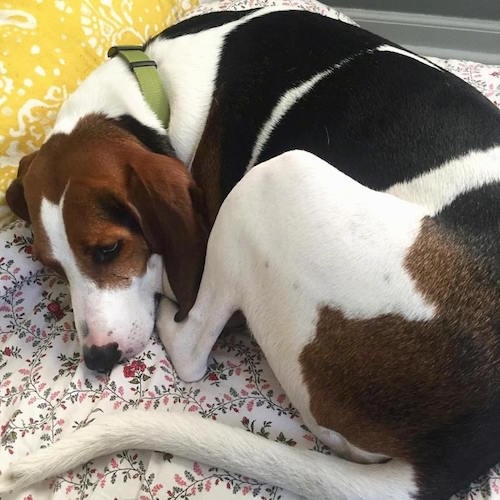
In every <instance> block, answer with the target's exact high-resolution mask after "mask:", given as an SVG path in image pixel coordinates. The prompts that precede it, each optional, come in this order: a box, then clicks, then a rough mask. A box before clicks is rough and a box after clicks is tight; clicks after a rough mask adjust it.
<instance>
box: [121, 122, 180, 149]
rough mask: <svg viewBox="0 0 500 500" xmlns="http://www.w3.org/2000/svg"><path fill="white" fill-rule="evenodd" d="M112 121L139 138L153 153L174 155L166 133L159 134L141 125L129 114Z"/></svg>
mask: <svg viewBox="0 0 500 500" xmlns="http://www.w3.org/2000/svg"><path fill="white" fill-rule="evenodd" d="M113 121H114V122H115V123H116V124H117V125H119V126H120V127H121V128H123V129H125V130H127V131H128V132H130V133H131V134H132V135H133V136H135V137H136V138H137V139H139V141H141V142H142V144H144V145H145V146H146V147H147V148H148V149H149V150H151V151H153V153H159V154H163V155H166V156H171V157H174V158H175V157H176V154H175V151H174V148H173V146H172V144H171V142H170V139H169V138H168V136H167V135H163V134H160V133H158V132H157V131H156V130H154V129H152V128H150V127H147V126H146V125H143V124H142V123H141V122H140V121H138V120H136V119H135V118H134V117H132V116H130V115H122V116H120V117H118V118H115V119H114V120H113Z"/></svg>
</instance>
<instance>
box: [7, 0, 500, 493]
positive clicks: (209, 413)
mask: <svg viewBox="0 0 500 500" xmlns="http://www.w3.org/2000/svg"><path fill="white" fill-rule="evenodd" d="M41 1H42V0H39V2H38V3H40V2H41ZM25 3H27V2H25ZM35 3H36V2H33V5H35ZM38 3H37V5H38ZM44 3H49V2H47V0H45V2H44ZM52 3H53V4H54V9H57V8H58V7H57V6H56V4H57V5H59V6H62V5H64V6H65V8H69V2H63V1H55V2H52ZM52 3H51V5H52ZM96 3H98V2H94V4H96ZM138 3H140V2H137V1H134V2H131V1H125V0H124V1H123V2H120V3H119V2H117V1H116V0H106V1H105V0H102V2H101V3H100V4H99V5H100V7H99V9H114V10H115V11H116V12H115V14H116V15H118V18H119V19H124V18H125V17H126V18H128V17H129V16H134V18H135V19H139V24H134V26H136V28H137V29H138V32H136V33H135V35H134V36H136V38H137V39H140V38H141V37H143V36H146V35H149V34H151V31H152V30H153V28H154V27H153V26H152V25H149V24H147V23H146V21H145V18H143V20H141V12H140V11H138V10H136V7H133V6H132V5H133V4H134V5H136V4H138ZM148 3H149V5H150V6H151V5H152V6H154V5H163V4H165V2H154V1H151V0H149V2H148ZM262 3H264V2H263V1H259V2H257V1H254V0H247V1H237V2H229V1H223V2H220V3H219V4H208V5H202V6H201V7H200V10H199V11H196V12H200V11H202V12H206V11H208V10H211V9H218V8H220V7H221V6H222V7H223V8H248V7H253V6H258V5H261V4H262ZM266 3H267V4H268V5H269V4H271V3H273V4H276V3H278V2H266ZM281 3H282V4H285V5H290V6H294V7H302V8H306V9H309V10H315V11H317V12H320V13H323V14H326V15H332V16H337V15H338V14H337V12H336V11H334V10H332V9H328V8H327V7H325V6H323V5H321V4H318V3H316V2H314V1H312V0H304V1H301V2H299V1H297V0H285V1H283V2H281ZM88 4H89V2H87V1H82V2H81V6H82V8H83V6H84V5H87V6H88ZM74 5H75V2H71V6H72V8H73V9H75V10H76V8H75V7H74ZM79 5H80V4H79ZM176 5H177V6H178V7H177V8H179V9H180V8H181V7H182V6H181V7H179V5H181V4H178V3H176ZM182 5H184V4H182ZM18 6H19V2H16V8H18ZM9 8H11V9H12V8H13V7H12V6H10V7H9ZM54 12H60V11H54ZM61 12H62V11H61ZM0 15H1V14H0ZM60 15H62V14H60ZM66 15H68V16H69V15H70V14H66ZM169 15H171V13H167V12H164V11H162V12H161V13H159V14H158V17H159V18H161V19H162V23H163V21H164V20H165V19H171V18H169V17H168V16H169ZM120 16H121V17H120ZM111 19H115V20H116V16H114V15H113V16H111ZM143 21H144V22H143ZM58 22H59V21H58V19H57V18H56V19H55V20H54V21H53V22H52V25H53V28H52V29H49V28H46V29H47V32H46V36H52V34H53V33H52V31H53V32H54V33H57V34H59V31H58V30H59V29H60V26H59V24H58ZM113 22H114V21H113ZM77 25H78V23H77ZM139 25H140V26H141V28H140V29H139V27H138V26H139ZM81 26H82V25H81ZM92 26H94V28H95V30H97V27H98V23H97V21H96V22H95V23H94V24H92ZM114 26H115V25H114V24H113V25H112V26H111V27H112V28H113V29H114ZM148 26H149V27H148ZM159 27H160V26H159ZM89 29H90V28H89ZM100 29H104V28H103V27H101V28H100ZM19 30H20V31H19V36H22V35H23V31H22V29H21V28H19ZM95 30H94V32H96V31H95ZM125 31H126V30H125ZM104 32H105V33H108V35H109V36H110V37H111V35H110V33H111V32H110V31H108V30H107V29H104ZM0 33H1V31H0ZM24 35H26V33H24ZM0 36H1V34H0ZM54 36H55V35H54ZM89 36H90V35H89ZM52 40H54V38H52ZM115 41H116V40H115V39H113V40H111V38H106V42H105V43H104V42H102V41H101V42H97V40H96V42H95V45H94V49H95V51H94V55H92V57H90V56H89V57H90V59H88V60H87V62H86V63H85V64H88V65H89V66H90V65H91V64H94V63H95V62H97V61H98V60H101V59H102V56H103V54H104V48H103V47H104V45H106V46H107V45H111V44H112V43H114V42H115ZM39 43H41V41H39ZM49 46H50V43H49V42H47V41H45V42H44V47H45V48H42V46H41V45H40V47H41V50H45V51H47V50H48V47H49ZM0 47H2V48H0V54H1V53H2V50H3V47H4V44H1V45H0ZM100 47H101V48H100ZM19 50H21V49H19ZM79 54H80V55H79V57H83V56H82V55H81V52H79ZM75 57H76V56H75ZM435 62H438V64H441V65H442V66H444V67H445V68H447V69H449V70H450V71H453V72H455V73H457V74H458V75H459V76H461V77H463V78H465V79H466V80H467V81H469V82H470V83H472V84H473V85H476V86H477V87H478V88H479V89H480V90H481V91H482V92H483V93H484V94H485V95H487V96H488V97H489V98H490V99H491V100H492V101H493V102H495V103H496V104H497V105H499V106H500V67H492V66H485V65H482V64H478V63H470V62H465V61H443V60H435ZM68 65H69V62H68ZM0 68H2V66H1V63H0ZM9 71H10V70H9ZM1 74H2V73H1V69H0V75H1ZM82 74H83V72H82ZM9 75H10V73H9ZM73 77H74V80H73V82H72V83H68V82H67V81H66V79H64V80H61V82H63V81H64V83H59V84H57V85H55V87H54V89H53V90H52V91H51V93H49V94H46V95H50V96H52V97H51V99H52V100H50V99H49V100H48V101H47V100H44V101H43V103H42V104H37V105H36V106H35V105H33V106H34V107H30V106H31V104H30V106H28V108H29V111H26V115H21V116H22V118H21V119H20V120H14V122H15V124H17V125H15V126H18V129H16V130H18V132H17V133H18V137H19V142H16V141H13V142H11V145H10V146H9V148H7V149H4V150H0V156H2V155H3V156H2V158H3V160H2V161H7V163H8V161H10V160H8V158H15V157H16V156H17V155H18V154H21V153H23V154H24V153H25V152H27V151H28V150H29V148H31V146H32V145H33V146H34V144H35V143H39V142H40V141H41V140H42V137H43V135H44V134H45V132H46V130H47V128H48V127H50V124H51V120H52V119H53V114H54V112H55V109H56V108H57V107H58V106H59V104H60V102H61V100H62V99H63V98H64V96H65V95H66V94H67V92H69V91H70V87H72V86H74V85H75V84H76V81H77V80H78V79H79V77H80V75H77V74H74V75H73ZM0 78H1V77H0ZM9 78H10V76H9ZM5 81H7V80H4V84H5ZM35 85H36V86H37V88H38V85H41V84H40V83H36V84H35V81H34V84H33V87H32V88H33V89H34V88H35ZM40 92H41V94H39V97H37V98H36V99H39V100H41V97H40V95H41V96H42V97H43V92H44V91H43V90H40ZM45 92H47V90H45ZM3 95H4V94H3V92H0V106H4V104H2V101H1V99H2V96H3ZM30 95H31V90H30ZM34 99H35V98H34ZM37 102H38V101H37ZM28 108H26V109H28ZM2 109H3V108H2ZM21 137H22V140H23V141H25V142H23V144H24V145H22V144H21ZM9 141H10V139H9ZM0 147H3V143H0ZM6 157H7V160H5V158H6ZM31 244H32V240H31V232H30V230H29V228H28V227H27V226H26V225H25V224H24V223H21V222H15V223H12V224H10V225H9V226H8V227H6V228H4V229H3V230H2V231H1V232H0V472H1V471H4V470H5V468H6V466H7V464H8V463H9V462H11V461H12V460H14V459H15V458H16V457H20V456H23V455H25V454H26V453H29V452H30V451H32V450H36V449H38V448H40V447H42V446H47V445H50V443H52V442H54V441H56V440H58V439H60V438H61V437H64V436H65V435H67V434H69V433H71V432H73V430H74V429H76V428H78V427H79V426H81V425H84V424H86V423H88V422H90V421H91V420H92V419H93V418H94V417H95V416H96V415H97V414H99V413H101V412H107V413H109V412H112V411H127V410H128V409H129V408H132V407H142V408H146V409H148V410H149V411H159V412H166V411H176V412H192V413H197V414H198V415H199V416H200V418H210V419H214V420H218V421H220V422H224V423H226V424H228V425H232V426H237V427H242V428H244V429H248V430H249V431H251V432H254V433H256V434H259V435H261V436H262V437H263V439H264V438H265V439H272V440H276V441H280V442H283V445H284V446H295V447H298V448H309V449H315V450H317V451H318V452H325V453H327V450H326V448H325V447H324V446H323V445H322V444H321V443H320V442H318V441H317V440H316V439H315V437H314V436H313V435H311V433H310V432H309V431H308V430H307V429H306V428H305V427H304V425H303V424H302V421H301V419H300V415H298V413H297V411H296V410H295V409H294V408H293V407H292V406H291V404H290V402H289V400H288V398H287V396H286V395H285V394H284V392H283V390H282V389H281V387H280V386H279V384H278V383H277V381H276V379H275V378H274V376H273V374H272V372H271V370H270V369H269V366H268V365H267V363H266V361H265V359H264V358H263V356H262V353H261V351H260V350H259V348H258V346H257V345H256V344H255V342H254V341H253V340H252V338H251V337H250V336H249V335H248V334H247V333H245V332H239V333H238V332H236V333H235V332H233V333H229V334H227V335H225V336H223V337H222V338H221V339H220V340H219V341H218V343H217V344H216V346H215V349H214V351H213V356H212V358H211V362H210V370H209V372H208V373H207V375H206V376H205V378H204V379H203V380H202V381H201V382H198V383H192V384H187V383H184V382H182V381H181V380H179V378H178V377H177V375H176V373H175V371H174V370H173V368H172V365H171V363H170V361H169V359H168V356H167V355H166V353H165V351H164V349H163V347H162V345H161V344H160V342H159V340H158V338H157V336H156V334H153V336H152V338H151V340H150V342H149V344H148V346H147V347H146V349H145V350H144V351H143V352H142V353H141V354H139V355H138V356H136V357H135V358H134V359H132V360H130V361H128V362H126V363H123V364H121V365H119V366H117V367H115V368H114V369H113V371H112V372H111V374H110V375H109V376H106V375H98V374H96V373H94V372H91V371H89V370H88V369H86V367H85V365H84V364H83V360H82V357H81V353H80V346H79V343H78V340H77V338H76V332H75V328H74V325H73V316H72V311H71V304H70V296H69V292H68V288H67V285H66V283H65V282H64V281H62V280H61V278H59V277H58V276H57V275H56V274H55V273H54V272H52V271H50V270H48V269H45V268H43V267H42V266H41V265H40V264H39V263H38V262H36V261H34V260H33V259H32V255H31V250H32V248H31ZM193 432H196V429H193ZM192 497H197V498H207V499H214V500H224V499H225V498H231V499H234V498H239V497H247V498H260V499H265V500H271V499H273V500H276V499H283V500H291V499H295V498H296V496H295V495H292V494H291V493H289V492H287V491H284V490H280V489H279V488H276V487H273V486H269V485H262V484H258V483H256V482H255V481H253V480H251V479H249V478H245V477H241V476H239V475H237V474H233V473H231V472H226V471H223V470H218V469H215V468H213V467H210V465H207V464H202V463H197V462H192V461H190V460H186V459H183V458H182V457H178V456H172V455H170V454H168V453H167V454H162V453H157V452H148V451H140V452H138V451H134V450H128V451H123V452H121V453H118V454H115V455H113V456H107V457H102V458H99V459H96V460H92V461H91V462H89V463H87V464H85V465H83V466H82V467H79V468H77V469H75V470H73V471H69V472H68V473H66V474H64V475H63V476H62V477H59V478H56V479H52V480H47V481H44V482H43V483H40V484H37V485H35V486H33V487H31V488H29V489H27V490H25V491H23V492H18V493H17V494H13V495H10V496H6V497H5V498H4V500H13V499H30V500H43V499H48V498H54V499H81V498H119V499H120V500H122V499H135V498H140V499H162V500H163V499H165V500H166V499H186V498H192ZM459 498H461V499H479V498H490V499H500V466H497V467H494V468H493V469H492V470H490V471H489V472H488V471H485V476H483V477H482V478H478V480H477V481H476V482H475V483H474V484H473V485H471V487H470V488H469V489H468V490H467V491H466V492H462V493H461V494H460V495H459Z"/></svg>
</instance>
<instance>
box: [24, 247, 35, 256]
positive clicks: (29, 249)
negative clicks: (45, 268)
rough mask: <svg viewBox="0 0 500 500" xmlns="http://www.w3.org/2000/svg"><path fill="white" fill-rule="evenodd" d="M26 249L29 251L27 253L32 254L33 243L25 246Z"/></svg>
mask: <svg viewBox="0 0 500 500" xmlns="http://www.w3.org/2000/svg"><path fill="white" fill-rule="evenodd" d="M24 251H25V252H26V253H27V254H30V255H31V254H32V253H33V247H32V246H31V245H28V246H26V247H24Z"/></svg>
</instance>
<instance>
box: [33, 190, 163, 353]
mask: <svg viewBox="0 0 500 500" xmlns="http://www.w3.org/2000/svg"><path fill="white" fill-rule="evenodd" d="M66 190H67V186H66V189H65V191H64V193H63V195H62V197H61V199H60V200H59V203H57V204H56V203H52V202H50V201H49V200H47V199H46V198H43V199H42V203H41V207H40V218H41V222H42V225H43V228H44V231H45V233H46V235H47V239H48V243H49V245H50V252H51V254H52V257H53V258H54V259H55V260H57V261H58V262H59V263H60V264H61V266H62V267H63V268H64V271H65V273H66V276H67V278H68V282H69V287H70V293H71V301H72V306H73V312H74V318H75V325H76V329H77V332H78V335H79V337H80V340H81V343H82V344H86V345H88V346H92V345H97V346H102V345H106V344H108V343H111V342H117V343H118V346H119V349H120V350H122V353H123V355H124V356H125V357H128V356H132V355H135V354H137V353H138V352H140V351H141V350H142V349H144V347H145V345H146V343H147V342H148V340H149V337H150V336H151V332H152V331H153V327H154V321H155V317H154V316H155V301H154V295H155V293H157V292H160V291H161V289H162V284H161V281H162V269H163V263H162V259H161V257H160V256H159V255H156V254H153V255H152V256H151V257H150V259H149V262H148V265H147V270H146V272H145V273H144V274H143V275H142V276H136V277H134V278H132V283H131V285H130V286H127V287H115V288H111V287H104V288H100V287H98V286H97V284H96V283H95V282H93V281H92V280H91V279H89V278H88V277H87V276H85V275H84V274H83V273H82V272H81V270H80V267H79V265H78V262H77V261H76V259H75V255H74V253H73V251H72V249H71V247H70V244H69V241H68V238H67V235H66V228H65V224H64V217H63V211H64V199H65V194H66ZM167 283H168V281H167ZM87 328H88V330H87ZM124 346H126V348H125V347H124Z"/></svg>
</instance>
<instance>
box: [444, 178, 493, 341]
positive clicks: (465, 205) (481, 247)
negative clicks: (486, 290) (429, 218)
mask: <svg viewBox="0 0 500 500" xmlns="http://www.w3.org/2000/svg"><path fill="white" fill-rule="evenodd" d="M436 219H437V221H438V222H439V223H441V224H442V225H443V226H444V227H446V228H448V229H450V230H451V231H453V233H454V234H455V235H456V236H457V237H458V238H460V240H461V243H462V244H463V245H464V246H466V247H467V250H468V251H469V252H470V253H471V254H472V255H473V256H474V257H475V258H477V259H479V260H480V261H481V262H482V263H483V266H484V268H485V269H486V270H487V271H488V273H489V276H490V278H491V286H492V287H493V289H495V290H496V291H497V293H498V294H499V295H500V182H498V181H497V182H493V183H491V184H486V185H484V186H481V187H479V188H476V189H472V190H470V191H467V192H465V193H462V194H461V195H459V196H458V197H457V198H455V199H454V200H453V201H452V202H451V203H450V204H449V205H447V206H446V207H444V208H443V210H442V211H441V212H440V213H438V214H437V215H436ZM499 315H500V311H499ZM499 334H500V332H499Z"/></svg>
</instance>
